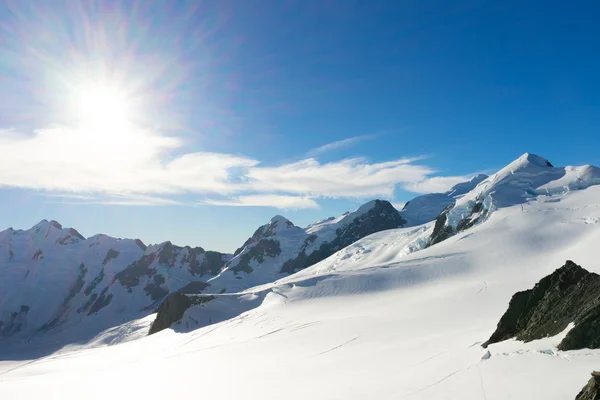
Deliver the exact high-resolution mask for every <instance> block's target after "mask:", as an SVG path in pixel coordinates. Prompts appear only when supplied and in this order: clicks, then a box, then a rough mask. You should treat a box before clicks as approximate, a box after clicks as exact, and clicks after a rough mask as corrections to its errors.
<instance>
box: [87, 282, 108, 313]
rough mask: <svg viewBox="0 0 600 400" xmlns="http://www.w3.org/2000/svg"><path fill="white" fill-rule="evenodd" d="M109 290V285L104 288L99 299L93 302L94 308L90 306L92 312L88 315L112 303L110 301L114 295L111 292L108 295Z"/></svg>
mask: <svg viewBox="0 0 600 400" xmlns="http://www.w3.org/2000/svg"><path fill="white" fill-rule="evenodd" d="M107 291H108V288H107V287H106V288H104V290H102V292H101V293H100V296H99V297H98V299H97V300H96V301H95V302H94V304H92V308H90V312H89V313H88V315H92V314H95V313H97V312H98V311H100V310H101V309H103V308H104V307H106V306H107V305H109V304H110V301H111V300H112V297H113V295H112V293H109V294H108V296H107V295H106V292H107Z"/></svg>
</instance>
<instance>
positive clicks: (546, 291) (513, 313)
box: [483, 261, 600, 350]
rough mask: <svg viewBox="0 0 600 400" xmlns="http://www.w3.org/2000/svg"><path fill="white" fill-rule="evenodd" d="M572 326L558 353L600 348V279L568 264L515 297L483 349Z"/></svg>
mask: <svg viewBox="0 0 600 400" xmlns="http://www.w3.org/2000/svg"><path fill="white" fill-rule="evenodd" d="M571 322H573V323H575V327H574V328H573V329H571V330H570V331H569V332H568V333H567V335H566V337H565V338H564V339H563V340H562V341H561V342H560V344H559V345H558V349H559V350H575V349H582V348H590V349H595V348H600V275H598V274H595V273H593V272H589V271H587V270H585V269H583V268H581V267H580V266H579V265H577V264H575V263H574V262H573V261H567V262H566V263H565V265H564V266H562V267H561V268H559V269H557V270H556V271H554V272H553V273H552V274H550V275H548V276H546V277H545V278H543V279H542V280H541V281H539V282H538V283H537V284H536V285H535V286H534V287H533V289H529V290H525V291H523V292H518V293H516V294H515V295H514V296H513V297H512V299H511V300H510V303H509V305H508V310H506V312H505V313H504V315H503V316H502V318H501V319H500V322H499V323H498V327H497V328H496V331H495V332H494V333H493V334H492V336H491V337H490V338H489V340H488V341H487V342H486V343H484V345H483V346H484V347H487V345H488V344H492V343H497V342H501V341H503V340H506V339H510V338H513V337H515V338H517V339H518V340H523V341H525V342H529V341H531V340H535V339H541V338H544V337H549V336H554V335H557V334H559V333H560V332H562V331H563V330H565V329H566V328H567V326H568V325H569V324H570V323H571Z"/></svg>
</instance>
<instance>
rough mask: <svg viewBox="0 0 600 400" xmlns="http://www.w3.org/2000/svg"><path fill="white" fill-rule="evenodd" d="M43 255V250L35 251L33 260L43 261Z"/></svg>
mask: <svg viewBox="0 0 600 400" xmlns="http://www.w3.org/2000/svg"><path fill="white" fill-rule="evenodd" d="M42 254H44V253H43V252H42V249H37V250H36V251H35V253H33V257H32V258H31V259H32V260H39V259H42V258H44V256H43V255H42Z"/></svg>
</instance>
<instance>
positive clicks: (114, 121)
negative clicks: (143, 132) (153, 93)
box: [71, 82, 133, 134]
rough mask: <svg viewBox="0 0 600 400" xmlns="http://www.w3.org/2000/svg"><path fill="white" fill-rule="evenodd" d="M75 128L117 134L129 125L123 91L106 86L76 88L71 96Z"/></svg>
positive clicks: (128, 106) (129, 103)
mask: <svg viewBox="0 0 600 400" xmlns="http://www.w3.org/2000/svg"><path fill="white" fill-rule="evenodd" d="M71 97H72V98H71V103H72V107H71V108H72V113H73V117H74V118H75V120H76V121H77V124H78V125H79V126H80V127H81V128H84V129H88V130H93V131H98V130H101V131H104V132H103V133H104V134H110V132H109V131H121V130H123V129H125V128H126V127H127V126H128V125H129V124H131V122H132V118H133V107H132V101H131V99H130V98H129V96H128V95H127V93H126V92H125V90H123V89H121V88H119V87H118V85H115V84H110V83H108V82H89V83H86V84H82V85H79V86H78V87H77V88H76V90H74V93H73V95H72V96H71Z"/></svg>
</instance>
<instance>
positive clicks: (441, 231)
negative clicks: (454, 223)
mask: <svg viewBox="0 0 600 400" xmlns="http://www.w3.org/2000/svg"><path fill="white" fill-rule="evenodd" d="M451 207H452V206H450V207H448V208H446V209H445V210H444V211H442V213H441V214H440V216H439V217H437V218H436V220H435V226H434V227H433V232H432V233H431V237H430V238H429V246H433V245H434V244H437V243H440V242H443V241H444V240H446V239H448V238H449V237H450V236H452V234H453V229H452V227H451V226H448V225H446V222H447V221H448V212H449V211H450V209H451Z"/></svg>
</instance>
